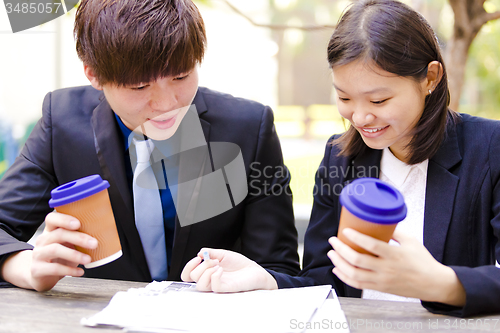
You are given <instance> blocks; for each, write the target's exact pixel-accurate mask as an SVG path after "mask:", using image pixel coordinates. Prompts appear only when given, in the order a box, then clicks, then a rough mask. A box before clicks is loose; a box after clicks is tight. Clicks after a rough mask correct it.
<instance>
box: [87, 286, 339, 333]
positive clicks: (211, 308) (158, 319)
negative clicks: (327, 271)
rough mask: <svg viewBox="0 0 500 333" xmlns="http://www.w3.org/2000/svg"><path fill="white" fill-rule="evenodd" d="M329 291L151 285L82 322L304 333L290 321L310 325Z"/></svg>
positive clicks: (150, 327) (129, 326) (133, 327)
mask: <svg viewBox="0 0 500 333" xmlns="http://www.w3.org/2000/svg"><path fill="white" fill-rule="evenodd" d="M330 290H331V287H330V286H316V287H305V288H291V289H280V290H272V291H266V290H258V291H250V292H243V293H228V294H222V293H212V292H206V293H205V292H198V291H196V290H195V289H194V284H186V283H178V282H173V283H172V282H166V281H165V282H153V283H150V284H149V285H148V286H146V287H145V288H140V289H130V290H129V291H127V292H118V293H117V294H115V296H113V298H112V299H111V301H110V303H109V304H108V306H107V307H106V308H104V309H103V310H102V311H101V312H99V313H97V314H96V315H94V316H92V317H90V318H83V319H82V320H81V323H82V325H85V326H99V327H102V326H110V327H113V328H117V327H118V328H123V329H124V330H126V331H137V332H172V331H185V332H186V331H187V332H220V333H224V332H231V333H234V332H242V333H245V332H252V333H255V332H259V333H266V332H269V333H270V332H273V333H280V332H283V333H285V332H304V331H305V328H304V327H303V326H300V325H294V322H299V323H306V322H310V321H311V320H312V317H313V315H314V314H315V313H316V310H317V309H318V308H320V307H321V306H322V305H323V303H325V299H326V298H327V296H328V294H329V293H330ZM332 301H333V303H334V307H330V308H331V309H333V311H335V312H339V313H340V314H341V316H342V318H344V319H345V317H344V316H343V312H342V310H341V309H340V304H339V303H338V300H336V297H335V298H334V299H333V300H332ZM325 304H326V303H325ZM328 311H330V310H328ZM318 313H321V312H318ZM294 326H296V327H294ZM299 326H300V327H299Z"/></svg>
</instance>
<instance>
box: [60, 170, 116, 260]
mask: <svg viewBox="0 0 500 333" xmlns="http://www.w3.org/2000/svg"><path fill="white" fill-rule="evenodd" d="M96 176H97V177H98V180H99V181H100V182H102V183H97V184H98V186H99V185H102V184H103V183H106V185H107V187H109V184H108V182H106V181H103V180H102V179H101V178H100V176H98V175H94V176H89V177H85V178H82V179H79V180H77V181H75V182H71V183H67V184H64V185H61V186H59V187H58V188H57V189H56V190H58V189H61V192H62V191H64V190H67V189H71V187H72V186H75V187H78V185H75V184H78V182H80V181H83V182H84V183H86V180H87V179H88V178H90V177H96ZM96 181H97V179H92V180H91V182H93V183H94V184H95V183H96ZM85 185H86V184H85ZM98 186H94V188H93V190H94V191H95V189H96V188H97V190H99V191H98V192H97V193H94V194H91V195H90V196H86V197H83V198H81V197H82V194H81V192H80V193H76V196H78V200H76V201H74V202H69V203H66V204H63V205H60V206H56V207H55V210H56V211H57V212H59V213H62V214H67V215H71V216H74V217H75V218H77V219H78V220H79V221H80V224H81V227H80V229H79V230H78V231H80V232H83V233H86V234H88V235H90V236H92V237H94V238H96V239H97V242H98V246H97V248H96V249H93V250H91V249H86V248H81V247H78V246H75V248H76V250H78V251H80V252H82V253H85V254H88V255H89V256H90V257H91V258H92V259H91V262H90V263H88V264H86V265H85V268H94V267H98V266H102V265H105V264H107V263H110V262H111V261H113V260H115V259H117V258H119V257H121V255H122V248H121V244H120V238H119V236H118V231H117V229H116V223H115V218H114V215H113V210H112V208H111V203H110V200H109V196H108V190H107V188H104V189H102V190H100V188H102V186H101V187H98ZM75 191H76V192H78V191H77V189H75ZM91 192H92V191H91ZM74 196H75V195H74ZM83 196H85V194H83ZM52 198H53V199H54V191H53V192H52ZM63 199H66V198H64V197H63ZM63 202H64V201H63Z"/></svg>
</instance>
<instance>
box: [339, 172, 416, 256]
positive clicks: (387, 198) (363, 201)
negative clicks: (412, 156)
mask: <svg viewBox="0 0 500 333" xmlns="http://www.w3.org/2000/svg"><path fill="white" fill-rule="evenodd" d="M340 202H341V204H342V210H341V213H340V221H339V230H338V233H337V237H338V239H340V240H341V241H342V242H343V243H345V244H347V245H349V246H350V247H351V248H352V249H354V250H355V251H357V252H360V253H365V254H372V255H373V253H371V252H369V251H367V250H365V249H363V248H362V247H360V246H358V245H356V244H354V243H353V242H351V241H350V240H348V239H347V238H346V237H345V236H344V233H343V230H344V229H346V228H351V229H354V230H356V231H358V232H360V233H362V234H365V235H368V236H371V237H373V238H376V239H379V240H381V241H384V242H386V243H387V242H389V240H391V238H392V234H393V233H394V230H395V229H396V226H397V224H398V223H399V222H400V221H402V220H403V219H404V218H405V217H406V212H407V210H406V205H405V203H404V199H403V196H402V195H401V193H400V192H399V191H398V190H397V189H396V188H394V187H392V186H391V185H389V184H387V183H384V182H382V181H381V180H379V179H377V178H359V179H356V180H355V181H353V182H352V183H350V184H349V185H348V186H346V187H345V188H344V189H343V190H342V193H341V194H340Z"/></svg>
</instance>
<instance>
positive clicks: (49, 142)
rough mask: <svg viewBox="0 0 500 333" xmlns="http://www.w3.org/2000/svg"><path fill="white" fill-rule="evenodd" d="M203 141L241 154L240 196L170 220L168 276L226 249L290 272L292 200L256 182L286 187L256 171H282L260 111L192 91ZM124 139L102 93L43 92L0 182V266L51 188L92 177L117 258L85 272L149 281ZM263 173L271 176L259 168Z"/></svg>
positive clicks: (32, 224) (285, 178)
mask: <svg viewBox="0 0 500 333" xmlns="http://www.w3.org/2000/svg"><path fill="white" fill-rule="evenodd" d="M194 104H196V107H197V111H198V114H199V116H200V120H201V124H202V128H203V132H204V134H205V137H206V140H207V142H232V143H235V144H237V145H238V146H239V147H240V149H241V151H242V155H243V160H244V164H245V169H246V175H247V179H248V182H249V183H250V182H252V183H251V184H252V187H251V188H249V194H248V196H247V197H246V199H245V200H244V201H243V202H241V203H240V204H239V205H237V206H236V207H234V208H232V209H231V210H229V211H227V212H225V213H223V214H220V215H218V216H215V217H213V218H211V219H208V220H205V221H203V222H199V223H196V224H193V225H189V226H185V227H180V225H179V221H178V219H177V221H176V229H175V236H174V244H173V249H172V261H171V267H170V271H169V276H168V279H169V280H179V279H180V273H181V271H182V269H183V267H184V265H185V264H186V263H187V261H189V260H190V259H191V258H193V257H194V256H196V255H197V253H198V251H199V250H200V248H202V247H214V248H225V249H232V250H236V251H239V252H241V253H242V254H244V255H245V256H247V257H249V258H251V259H252V260H255V261H256V262H258V263H259V264H261V265H262V266H263V267H265V268H266V269H270V270H274V271H277V272H283V273H288V274H296V273H297V272H298V271H299V265H298V255H297V231H296V229H295V225H294V217H293V210H292V198H291V195H289V194H287V193H289V191H282V192H281V193H277V192H276V191H275V192H274V193H275V194H279V195H274V194H273V193H271V192H270V191H269V186H268V185H266V184H264V182H267V183H268V184H277V185H278V186H281V187H282V188H288V184H289V181H290V177H289V175H288V174H287V173H280V174H272V176H271V177H267V178H266V177H265V176H264V173H263V172H262V170H263V168H264V167H271V168H277V169H280V168H281V169H284V168H285V167H284V165H283V159H282V154H281V147H280V144H279V140H278V137H277V135H276V132H275V130H274V125H273V114H272V111H271V110H270V108H269V107H265V106H263V105H261V104H259V103H256V102H251V101H248V100H244V99H239V98H234V97H232V96H230V95H226V94H221V93H218V92H214V91H211V90H209V89H206V88H199V89H198V92H197V94H196V97H195V99H194ZM124 152H125V148H124V143H123V139H122V136H121V133H120V129H119V128H118V124H117V122H116V119H115V116H114V113H113V111H112V110H111V108H110V106H109V104H108V103H107V101H106V99H105V98H104V95H103V94H102V93H101V92H100V91H97V90H95V89H93V88H92V87H90V86H86V87H76V88H68V89H62V90H58V91H54V92H52V93H49V94H48V95H47V96H46V98H45V100H44V103H43V115H42V118H41V119H40V121H39V122H38V123H37V125H36V127H35V128H34V130H33V132H32V134H31V135H30V137H29V139H28V140H27V142H26V145H25V147H24V148H23V150H22V152H21V154H20V156H19V157H18V158H17V159H16V161H15V163H14V164H13V165H12V167H11V168H10V169H9V170H8V171H7V173H6V174H5V175H4V177H3V179H2V180H1V181H0V264H1V262H2V261H3V260H5V258H6V255H8V254H10V253H12V252H15V251H20V250H24V249H30V248H31V246H30V245H29V244H27V243H24V242H26V241H27V240H29V239H30V238H31V237H32V235H33V234H34V232H35V231H36V229H37V228H38V226H39V225H40V224H41V223H42V222H43V221H44V218H45V216H46V215H47V214H48V213H49V212H50V211H51V209H50V208H49V206H48V200H49V199H50V191H51V190H52V189H53V188H55V187H56V186H59V185H60V184H64V183H66V182H69V181H72V180H75V179H78V178H81V177H85V176H88V175H91V174H100V175H101V177H102V178H103V179H106V180H107V181H109V183H110V188H109V189H108V190H109V195H110V199H111V205H112V208H113V213H114V215H115V219H116V224H117V229H118V233H119V236H120V241H121V245H122V249H123V255H122V257H121V258H119V259H118V260H116V261H114V262H112V263H110V264H107V265H104V266H101V267H98V268H93V269H88V270H86V271H85V276H87V277H99V278H109V279H121V280H134V281H151V276H150V273H149V269H148V266H147V263H146V259H145V256H144V252H143V249H142V245H141V241H140V238H139V234H138V232H137V229H136V227H135V221H134V209H133V200H132V195H131V193H130V190H129V185H128V183H127V178H126V172H125V164H124V161H125V158H124ZM265 175H268V176H269V175H271V173H269V172H267V173H265Z"/></svg>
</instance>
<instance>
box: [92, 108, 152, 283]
mask: <svg viewBox="0 0 500 333" xmlns="http://www.w3.org/2000/svg"><path fill="white" fill-rule="evenodd" d="M92 127H93V129H94V140H95V147H96V153H97V157H98V160H99V165H100V166H101V170H102V174H103V178H104V179H106V180H107V181H108V182H109V184H110V187H109V189H108V190H109V194H110V199H111V204H112V207H114V209H113V212H114V214H115V218H116V222H117V225H118V226H119V227H121V229H122V230H123V231H124V232H123V233H122V235H123V236H125V238H126V239H125V240H123V241H122V244H128V246H127V247H128V248H127V249H124V250H125V251H126V250H128V251H130V252H131V253H130V256H131V257H133V258H134V261H135V262H136V263H138V265H139V267H140V269H141V271H142V273H143V275H144V276H149V275H150V274H149V269H148V267H147V263H146V257H145V256H144V252H143V250H142V243H141V239H140V237H139V233H138V232H137V229H136V227H135V221H134V211H133V204H132V197H131V193H130V190H129V187H128V184H127V176H126V172H125V165H124V160H125V155H124V150H125V149H124V147H123V142H122V140H121V136H120V133H119V132H118V131H119V129H118V128H117V125H116V119H115V116H114V112H113V110H111V107H110V106H109V104H108V102H107V101H106V99H103V100H102V102H101V103H100V104H99V105H98V106H97V107H96V108H95V109H94V113H93V115H92Z"/></svg>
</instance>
